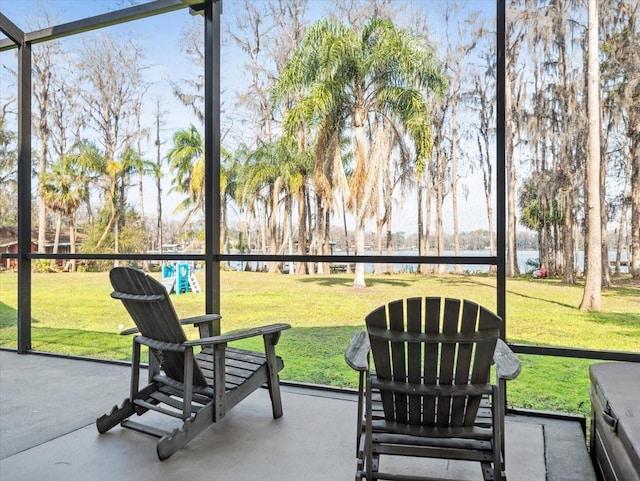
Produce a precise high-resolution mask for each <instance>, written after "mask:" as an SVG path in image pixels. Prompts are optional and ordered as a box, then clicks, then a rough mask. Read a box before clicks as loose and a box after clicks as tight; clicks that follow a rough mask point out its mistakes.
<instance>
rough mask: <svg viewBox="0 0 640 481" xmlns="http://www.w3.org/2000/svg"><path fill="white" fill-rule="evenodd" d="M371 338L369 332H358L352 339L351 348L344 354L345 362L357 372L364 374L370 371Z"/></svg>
mask: <svg viewBox="0 0 640 481" xmlns="http://www.w3.org/2000/svg"><path fill="white" fill-rule="evenodd" d="M370 349H371V346H370V344H369V336H368V335H367V331H360V332H356V333H355V334H354V335H353V337H352V338H351V342H350V343H349V347H347V350H346V351H345V353H344V360H345V362H346V363H347V364H348V365H349V367H351V369H355V370H356V371H360V372H364V371H367V370H369V350H370Z"/></svg>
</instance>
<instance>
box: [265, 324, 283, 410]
mask: <svg viewBox="0 0 640 481" xmlns="http://www.w3.org/2000/svg"><path fill="white" fill-rule="evenodd" d="M264 350H265V354H266V357H267V372H268V379H267V385H268V387H269V397H271V407H272V411H273V419H278V418H279V417H282V396H281V394H280V377H279V376H278V363H277V358H276V348H275V345H274V344H273V336H270V335H269V336H264Z"/></svg>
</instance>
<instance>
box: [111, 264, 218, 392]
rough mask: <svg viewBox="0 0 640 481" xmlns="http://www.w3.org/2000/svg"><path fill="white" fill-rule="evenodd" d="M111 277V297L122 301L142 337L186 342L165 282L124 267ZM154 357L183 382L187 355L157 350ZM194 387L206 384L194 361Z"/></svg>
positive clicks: (118, 268) (169, 373)
mask: <svg viewBox="0 0 640 481" xmlns="http://www.w3.org/2000/svg"><path fill="white" fill-rule="evenodd" d="M109 277H110V279H111V285H112V286H113V289H114V292H113V293H112V294H111V297H113V298H115V299H120V300H121V301H122V303H123V304H124V306H125V308H126V309H127V311H128V312H129V315H130V316H131V318H132V319H133V321H134V322H135V324H136V327H137V328H138V330H139V331H140V334H142V335H143V336H145V337H148V338H150V339H154V340H156V341H165V342H170V343H173V344H182V343H183V342H184V341H186V340H187V336H186V335H185V332H184V330H183V329H182V326H181V325H180V320H179V318H178V315H177V313H176V311H175V309H174V307H173V304H172V303H171V300H170V299H169V294H168V293H167V290H166V289H165V287H164V286H163V285H162V283H160V282H158V281H157V280H155V279H154V278H153V277H151V276H148V275H146V274H145V273H143V272H140V271H137V270H134V269H127V268H124V267H116V268H114V269H111V271H110V273H109ZM154 355H155V356H156V358H157V359H158V362H159V364H160V366H161V368H162V370H163V371H164V372H165V374H166V375H167V376H169V377H170V378H173V379H176V380H178V381H181V382H182V381H184V379H183V377H184V360H185V355H184V353H182V352H174V351H170V350H163V351H162V352H159V351H157V350H154ZM193 384H195V385H198V386H206V385H207V382H206V380H205V378H204V376H203V374H202V372H201V371H200V369H199V367H198V365H197V364H196V363H195V361H194V367H193Z"/></svg>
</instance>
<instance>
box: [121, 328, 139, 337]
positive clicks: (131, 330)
mask: <svg viewBox="0 0 640 481" xmlns="http://www.w3.org/2000/svg"><path fill="white" fill-rule="evenodd" d="M139 332H140V330H139V329H138V328H137V327H131V328H129V329H125V330H124V331H120V335H121V336H129V335H131V334H138V333H139Z"/></svg>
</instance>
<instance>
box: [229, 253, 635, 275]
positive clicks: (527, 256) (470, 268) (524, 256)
mask: <svg viewBox="0 0 640 481" xmlns="http://www.w3.org/2000/svg"><path fill="white" fill-rule="evenodd" d="M336 254H340V255H343V254H344V252H336ZM365 254H366V255H376V253H375V252H372V251H367V252H366V253H365ZM394 255H397V256H417V255H418V252H417V251H395V252H394ZM444 255H445V256H453V255H454V252H453V251H445V252H444ZM460 255H461V256H466V257H483V256H488V255H489V252H488V251H460ZM537 259H538V251H536V250H519V251H518V267H519V269H520V273H523V274H524V273H525V272H527V271H532V270H534V268H533V267H530V266H528V265H527V261H529V260H531V261H534V262H536V263H537ZM615 259H616V253H615V252H609V260H610V261H615ZM626 259H627V257H626V252H623V253H622V260H623V261H625V260H626ZM583 260H584V254H583V253H582V252H580V253H579V255H578V265H579V266H581V267H582V264H583ZM245 264H246V262H242V263H241V262H232V263H231V267H232V268H235V269H242V268H243V267H244V265H245ZM251 265H252V268H253V270H255V269H256V268H257V263H256V262H251ZM461 266H462V270H463V271H464V272H471V273H479V272H483V273H484V272H488V271H489V266H484V265H477V264H461ZM417 268H418V266H417V264H394V272H416V271H417ZM374 270H375V264H365V272H367V273H372V272H374ZM386 270H387V265H386V264H383V265H382V271H383V272H386ZM453 270H454V265H453V264H450V265H447V271H449V272H453ZM621 271H622V272H623V273H627V272H628V268H627V267H626V266H622V267H621Z"/></svg>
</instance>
